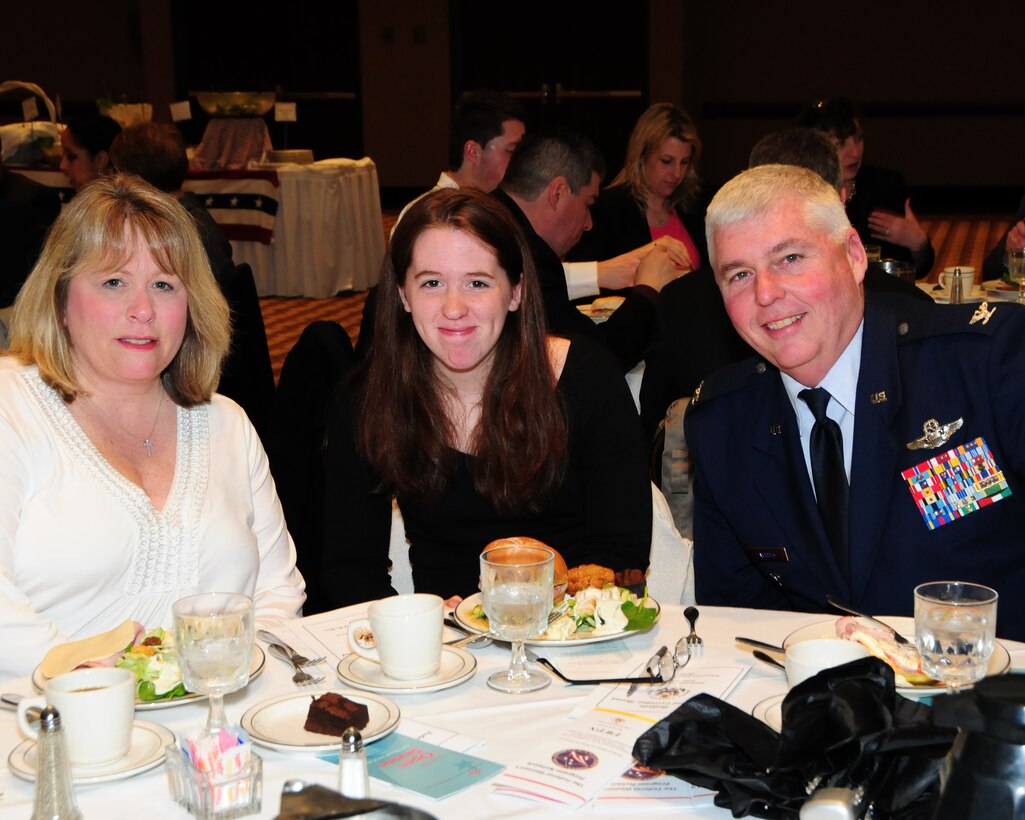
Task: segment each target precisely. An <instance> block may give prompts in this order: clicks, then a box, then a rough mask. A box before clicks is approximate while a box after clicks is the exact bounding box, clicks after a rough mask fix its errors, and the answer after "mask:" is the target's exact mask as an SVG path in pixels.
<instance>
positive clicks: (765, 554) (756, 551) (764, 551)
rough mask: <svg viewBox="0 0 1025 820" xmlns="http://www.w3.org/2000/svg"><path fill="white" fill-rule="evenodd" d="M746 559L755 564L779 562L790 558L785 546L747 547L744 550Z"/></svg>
mask: <svg viewBox="0 0 1025 820" xmlns="http://www.w3.org/2000/svg"><path fill="white" fill-rule="evenodd" d="M744 552H746V553H747V557H748V559H750V561H751V562H752V563H755V564H764V563H770V562H771V563H781V562H787V561H789V560H790V556H789V555H787V548H786V547H748V548H746V549H745V550H744Z"/></svg>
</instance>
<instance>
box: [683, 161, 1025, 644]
mask: <svg viewBox="0 0 1025 820" xmlns="http://www.w3.org/2000/svg"><path fill="white" fill-rule="evenodd" d="M706 229H707V234H708V246H709V255H710V260H711V263H712V266H713V268H714V269H715V275H716V281H717V283H718V285H719V288H720V290H721V292H722V294H723V299H724V302H725V305H726V309H727V312H728V313H729V315H730V320H731V321H732V322H733V324H734V326H735V327H736V329H737V331H738V332H739V333H740V335H741V336H742V337H743V338H744V340H745V341H746V342H747V343H748V344H750V345H751V347H752V348H753V349H754V350H755V351H756V352H757V353H758V354H760V357H759V358H755V359H749V360H747V361H745V362H742V363H740V364H737V365H733V366H731V367H729V368H727V369H725V370H723V371H720V372H719V373H717V374H715V375H714V376H712V377H709V378H708V379H707V380H706V381H705V382H704V383H703V384H702V385H701V386H700V387H699V388H698V390H697V392H696V393H695V396H694V399H693V403H692V405H691V407H690V409H689V411H688V413H687V418H686V435H687V442H688V444H689V445H690V448H691V452H692V453H693V455H694V457H695V490H694V492H695V499H696V501H695V503H696V507H695V518H694V542H695V580H696V585H697V586H696V592H697V599H698V601H699V602H700V603H705V604H724V605H734V606H751V607H760V608H770V609H796V610H805V611H819V612H826V611H830V607H829V606H828V604H827V603H826V600H825V596H826V595H827V594H832V595H835V596H837V597H838V598H840V599H842V600H845V601H847V602H848V603H850V604H851V605H853V606H856V607H858V608H860V609H863V610H864V611H868V612H874V613H878V614H896V615H910V614H912V613H913V606H914V599H913V591H914V587H915V586H916V585H917V584H919V583H922V582H925V581H934V580H963V581H976V582H981V583H984V584H987V585H989V586H992V587H994V588H995V589H996V590H997V591H998V592H999V593H1000V601H999V605H998V619H997V634H998V635H1000V636H1005V637H1008V638H1017V639H1025V595H1023V594H1022V590H1023V589H1025V503H1023V502H1025V483H1023V482H1022V477H1023V475H1025V311H1023V310H1022V309H1021V308H1019V306H1017V305H1014V304H1009V303H1003V302H1000V303H994V302H990V303H985V302H983V303H982V304H971V305H963V306H953V307H949V306H937V305H929V304H926V303H923V302H920V301H916V300H912V299H907V298H905V297H903V296H900V295H894V294H869V296H868V298H867V299H866V297H865V295H864V289H863V288H862V284H861V283H862V281H863V279H864V275H865V270H866V267H867V262H866V259H865V250H864V247H863V246H862V243H861V240H860V239H859V238H858V234H857V232H856V231H854V230H853V229H852V228H851V227H850V224H849V223H848V222H847V218H846V215H845V213H844V210H843V206H842V205H841V203H840V202H839V200H838V199H837V196H836V192H835V191H834V190H833V189H832V188H830V187H829V186H828V185H827V184H826V183H824V182H823V181H822V180H821V179H820V178H819V177H817V176H816V175H815V174H813V173H811V172H810V171H806V170H804V169H801V168H795V167H792V166H781V165H766V166H761V167H759V168H754V169H751V170H749V171H745V172H744V173H742V174H740V175H739V176H738V177H736V178H734V179H733V180H731V181H730V182H729V183H728V184H727V185H726V186H725V187H724V188H723V189H722V190H721V191H720V192H719V193H718V194H717V195H716V197H715V199H714V200H713V202H712V204H711V205H710V207H709V209H708V217H707V220H706ZM815 388H821V389H819V390H816V389H815ZM823 409H824V415H822V413H823ZM817 417H818V420H816V419H817Z"/></svg>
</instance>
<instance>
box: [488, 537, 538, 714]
mask: <svg viewBox="0 0 1025 820" xmlns="http://www.w3.org/2000/svg"><path fill="white" fill-rule="evenodd" d="M554 561H555V556H554V555H553V553H552V551H551V550H547V549H544V548H543V547H498V548H496V549H492V550H489V551H488V552H486V553H484V554H483V555H481V557H480V590H481V599H482V604H483V606H484V614H485V615H487V616H488V624H489V626H490V631H491V633H492V634H493V635H496V636H497V637H499V638H501V639H502V640H506V641H511V642H512V660H511V661H510V663H509V669H508V670H507V671H505V672H496V673H495V674H494V675H492V676H491V677H490V678H488V686H490V687H491V688H492V689H497V690H498V691H499V692H508V693H510V694H519V693H521V692H533V691H535V690H537V689H544V688H545V687H546V686H548V684H550V683H551V682H552V679H551V678H550V677H549V676H548V674H546V673H545V672H539V671H536V670H533V671H532V670H530V669H527V659H526V653H525V652H524V649H523V641H524V640H525V639H526V638H532V637H535V636H537V635H541V634H543V633H544V631H545V630H546V629H547V628H548V613H550V612H551V611H552V596H553V591H552V583H553V579H554V571H555V570H554Z"/></svg>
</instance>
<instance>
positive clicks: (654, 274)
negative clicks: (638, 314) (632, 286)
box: [636, 245, 682, 291]
mask: <svg viewBox="0 0 1025 820" xmlns="http://www.w3.org/2000/svg"><path fill="white" fill-rule="evenodd" d="M681 275H682V274H681V273H680V270H679V268H677V266H676V263H675V262H673V258H672V256H670V254H669V251H668V250H667V249H666V248H664V247H661V246H659V245H656V246H655V247H654V248H652V249H651V250H650V251H649V252H648V254H647V256H645V257H644V258H643V259H642V260H641V263H640V264H639V265H638V266H637V277H636V284H638V285H648V286H649V287H652V288H654V289H655V290H656V291H661V290H662V288H664V287H665V286H666V285H668V284H669V283H670V282H672V281H673V280H674V279H676V278H677V277H679V276H681Z"/></svg>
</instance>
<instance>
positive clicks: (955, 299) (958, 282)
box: [950, 268, 964, 305]
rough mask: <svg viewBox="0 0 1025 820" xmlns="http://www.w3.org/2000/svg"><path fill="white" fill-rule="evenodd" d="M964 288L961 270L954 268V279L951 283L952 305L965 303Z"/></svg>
mask: <svg viewBox="0 0 1025 820" xmlns="http://www.w3.org/2000/svg"><path fill="white" fill-rule="evenodd" d="M963 287H964V284H963V282H962V279H961V268H954V277H953V280H952V281H951V283H950V304H952V305H960V304H961V303H962V302H963V301H964V292H963V290H962V288H963Z"/></svg>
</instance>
